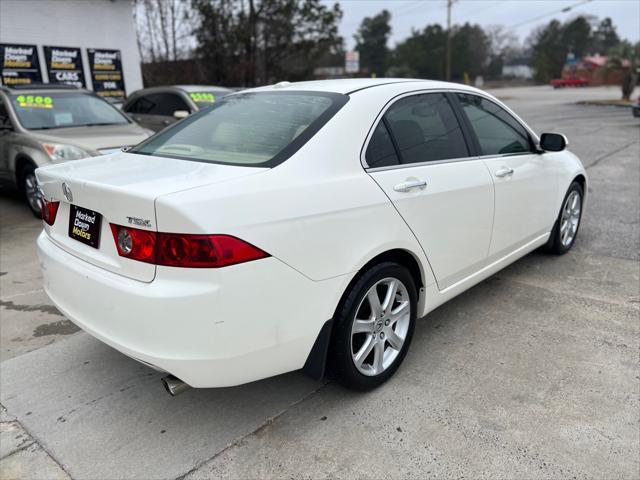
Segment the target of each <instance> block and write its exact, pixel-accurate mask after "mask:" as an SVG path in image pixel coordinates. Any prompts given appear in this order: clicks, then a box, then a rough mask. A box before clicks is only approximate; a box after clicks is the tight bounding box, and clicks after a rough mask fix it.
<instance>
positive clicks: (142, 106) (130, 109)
mask: <svg viewBox="0 0 640 480" xmlns="http://www.w3.org/2000/svg"><path fill="white" fill-rule="evenodd" d="M153 105H154V104H153V103H151V102H150V101H149V100H147V97H141V98H138V99H137V100H135V101H134V102H133V103H132V104H131V105H129V106H127V107H125V109H124V111H125V112H127V113H147V112H149V110H151V108H152V107H153Z"/></svg>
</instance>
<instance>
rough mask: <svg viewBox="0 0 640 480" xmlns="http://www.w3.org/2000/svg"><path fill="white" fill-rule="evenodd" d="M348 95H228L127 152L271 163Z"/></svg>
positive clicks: (289, 151) (295, 145)
mask: <svg viewBox="0 0 640 480" xmlns="http://www.w3.org/2000/svg"><path fill="white" fill-rule="evenodd" d="M348 99H349V97H347V96H346V95H341V94H337V93H336V94H334V93H325V92H277V93H276V92H259V93H244V94H238V95H230V96H227V97H224V98H223V99H221V100H220V101H219V102H216V103H214V104H213V105H211V106H210V107H209V108H205V109H203V110H200V111H198V112H196V113H194V114H193V115H191V116H190V117H188V118H186V119H184V120H182V121H181V122H179V123H177V124H175V125H174V126H173V127H171V128H168V129H166V130H163V131H162V132H160V133H158V134H156V135H154V136H153V137H151V138H149V139H148V140H146V141H145V142H143V143H141V144H140V145H137V146H136V147H134V148H133V149H131V150H129V152H131V153H139V154H146V155H155V156H160V157H162V156H164V157H172V158H184V159H189V160H198V161H202V162H211V163H224V164H229V165H247V166H265V167H272V166H274V165H277V164H278V163H280V162H283V161H284V160H286V159H287V158H289V156H291V155H292V154H293V153H294V152H295V151H296V150H298V149H299V148H300V147H301V146H302V145H304V143H305V142H306V141H308V140H309V139H310V138H311V137H312V136H313V135H314V134H315V133H316V132H317V131H318V130H319V129H320V128H321V127H322V126H323V125H324V124H325V123H326V122H327V121H328V120H329V119H330V118H331V117H332V116H333V115H334V114H335V113H336V112H337V111H338V110H339V109H340V108H341V107H342V106H343V105H344V104H345V103H346V102H347V101H348Z"/></svg>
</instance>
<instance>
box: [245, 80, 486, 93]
mask: <svg viewBox="0 0 640 480" xmlns="http://www.w3.org/2000/svg"><path fill="white" fill-rule="evenodd" d="M401 84H407V87H410V88H411V89H412V90H414V89H423V88H424V89H432V88H443V89H449V88H455V89H458V90H459V89H463V90H469V91H476V89H475V88H473V87H469V86H467V85H463V84H458V83H451V82H442V81H438V80H423V79H419V78H343V79H335V80H313V81H308V82H293V83H292V82H280V83H276V84H274V85H268V86H265V87H258V88H253V89H251V90H244V91H243V93H245V92H247V91H305V90H306V91H318V92H333V93H341V94H352V93H355V92H358V91H361V90H368V89H371V88H373V87H382V86H385V85H395V86H398V85H401Z"/></svg>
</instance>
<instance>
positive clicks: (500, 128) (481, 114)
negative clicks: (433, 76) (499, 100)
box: [457, 93, 531, 155]
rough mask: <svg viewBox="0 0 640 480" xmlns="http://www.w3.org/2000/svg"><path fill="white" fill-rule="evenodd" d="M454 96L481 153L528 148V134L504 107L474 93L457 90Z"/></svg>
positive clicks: (524, 149) (517, 151)
mask: <svg viewBox="0 0 640 480" xmlns="http://www.w3.org/2000/svg"><path fill="white" fill-rule="evenodd" d="M457 96H458V99H459V101H460V104H461V105H462V109H463V110H464V113H465V115H466V116H467V118H468V119H469V122H470V123H471V127H472V128H473V131H474V132H475V134H476V137H477V138H478V142H479V143H480V148H481V149H482V154H483V155H504V154H513V153H523V152H530V151H531V140H530V137H529V134H528V133H527V131H526V130H525V128H524V127H523V126H522V125H520V123H518V122H517V121H516V120H515V119H514V118H513V117H512V116H511V115H509V113H507V112H506V111H505V110H504V109H502V108H500V107H499V106H498V105H496V104H495V103H493V102H491V101H489V100H487V99H485V98H482V97H479V96H477V95H469V94H463V93H459V94H457Z"/></svg>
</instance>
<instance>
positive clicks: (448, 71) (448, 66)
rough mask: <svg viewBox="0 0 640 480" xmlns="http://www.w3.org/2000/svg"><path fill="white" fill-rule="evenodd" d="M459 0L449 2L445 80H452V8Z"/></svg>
mask: <svg viewBox="0 0 640 480" xmlns="http://www.w3.org/2000/svg"><path fill="white" fill-rule="evenodd" d="M456 1H457V0H447V50H446V55H445V72H444V76H445V80H447V82H448V81H450V80H451V7H452V6H453V4H454V3H455V2H456Z"/></svg>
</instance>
